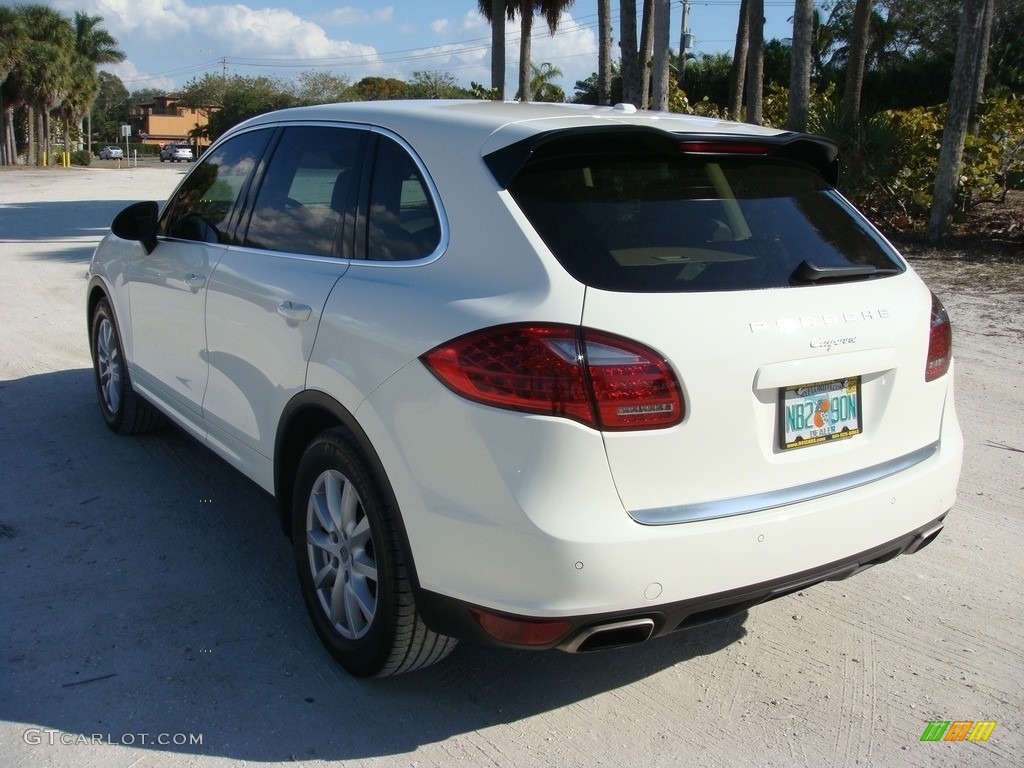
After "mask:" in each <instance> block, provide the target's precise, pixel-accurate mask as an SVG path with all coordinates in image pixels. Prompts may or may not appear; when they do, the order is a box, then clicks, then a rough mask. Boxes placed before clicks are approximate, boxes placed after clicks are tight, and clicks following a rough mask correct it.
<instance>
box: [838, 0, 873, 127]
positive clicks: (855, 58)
mask: <svg viewBox="0 0 1024 768" xmlns="http://www.w3.org/2000/svg"><path fill="white" fill-rule="evenodd" d="M870 29H871V0H857V5H856V6H854V9H853V29H852V31H851V35H850V55H849V59H848V60H847V63H846V86H845V88H844V90H843V106H842V114H843V118H844V120H846V121H848V123H849V124H850V125H852V124H854V123H855V122H856V121H857V120H858V119H860V92H861V89H862V88H863V87H864V69H865V63H866V59H867V50H868V32H869V31H870Z"/></svg>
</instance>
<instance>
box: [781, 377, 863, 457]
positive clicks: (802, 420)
mask: <svg viewBox="0 0 1024 768" xmlns="http://www.w3.org/2000/svg"><path fill="white" fill-rule="evenodd" d="M860 406H861V399H860V376H854V377H851V378H848V379H834V380H832V381H818V382H815V383H813V384H798V385H794V386H791V387H784V388H783V389H782V390H780V392H779V447H781V448H782V449H783V450H790V449H791V448H804V447H806V446H809V445H821V444H822V443H827V442H830V441H832V440H844V439H846V438H850V437H854V436H855V435H859V434H860V433H861V408H860Z"/></svg>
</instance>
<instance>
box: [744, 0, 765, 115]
mask: <svg viewBox="0 0 1024 768" xmlns="http://www.w3.org/2000/svg"><path fill="white" fill-rule="evenodd" d="M747 11H748V18H747V24H748V25H749V36H750V43H749V46H750V47H749V50H748V51H747V100H746V105H747V118H746V120H747V122H748V123H753V124H754V125H760V124H761V105H762V103H763V97H764V85H763V83H762V80H763V79H764V0H749V2H748V6H747Z"/></svg>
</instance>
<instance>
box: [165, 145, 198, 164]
mask: <svg viewBox="0 0 1024 768" xmlns="http://www.w3.org/2000/svg"><path fill="white" fill-rule="evenodd" d="M193 159H194V158H193V157H192V147H190V146H188V145H187V144H168V145H167V146H165V147H164V148H163V149H161V150H160V162H161V163H162V162H164V161H165V160H167V161H169V162H174V163H180V162H182V161H185V162H186V163H191V162H192V160H193Z"/></svg>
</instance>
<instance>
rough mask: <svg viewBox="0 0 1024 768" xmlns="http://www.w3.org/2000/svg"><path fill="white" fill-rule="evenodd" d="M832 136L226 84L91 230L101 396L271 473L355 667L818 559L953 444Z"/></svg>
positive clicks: (860, 550) (330, 632)
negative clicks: (244, 97)
mask: <svg viewBox="0 0 1024 768" xmlns="http://www.w3.org/2000/svg"><path fill="white" fill-rule="evenodd" d="M837 167H838V166H837V160H836V148H835V146H834V145H833V144H831V143H830V142H829V141H827V140H825V139H822V138H820V137H814V136H809V135H804V134H795V133H787V132H781V131H776V130H769V129H765V128H760V127H754V126H749V125H738V124H733V123H726V122H720V121H715V120H709V119H700V118H694V117H685V116H679V115H667V114H656V113H648V112H639V111H637V110H635V109H634V108H632V107H631V106H628V105H618V106H616V107H576V106H567V105H557V106H556V105H539V104H519V103H491V102H444V101H434V102H420V103H417V102H377V103H369V104H341V105H326V106H320V107H308V108H300V109H294V110H287V111H282V112H277V113H272V114H267V115H263V116H260V117H257V118H254V119H252V120H250V121H248V122H246V123H244V124H242V125H240V126H238V127H236V128H234V129H233V130H231V131H230V132H229V133H228V134H227V135H225V136H223V137H222V138H221V139H220V140H219V141H218V142H217V143H216V144H215V145H214V146H213V147H211V148H210V150H209V151H208V152H207V153H206V154H205V155H204V156H203V158H202V159H201V161H200V162H198V163H197V164H196V165H195V166H194V167H193V168H192V169H191V171H190V172H189V173H188V174H187V176H186V177H185V178H184V179H183V180H182V182H181V184H180V186H179V187H178V188H177V190H176V191H175V192H174V193H173V194H172V195H171V197H170V199H169V200H168V201H167V203H166V204H165V205H164V206H163V207H162V209H159V208H158V205H157V203H155V202H145V203H138V204H135V205H132V206H130V207H129V208H127V209H126V210H125V211H123V212H122V213H121V214H119V215H118V217H117V218H116V219H115V221H114V223H113V225H112V234H110V235H108V236H107V237H106V238H105V239H104V240H103V242H102V243H101V244H100V245H99V247H98V248H97V250H96V253H95V255H94V257H93V259H92V263H91V266H90V271H89V282H88V293H87V313H88V314H87V316H88V327H89V338H90V343H91V351H92V358H93V361H94V365H95V379H96V388H97V393H98V396H99V402H100V407H101V410H102V413H103V417H104V419H105V420H106V423H107V425H108V426H109V427H110V428H111V429H113V430H114V431H115V432H119V433H123V434H126V433H132V432H138V431H142V430H147V429H153V428H156V427H158V426H160V425H161V424H162V423H164V421H165V420H170V421H171V422H173V423H174V424H176V425H177V426H178V427H180V428H181V429H183V430H184V431H185V432H187V433H189V434H190V435H192V436H193V437H195V438H196V439H197V440H199V441H201V442H203V443H205V444H206V445H207V446H209V447H210V448H211V449H212V450H213V451H214V452H215V453H216V454H217V455H219V456H220V457H221V458H223V459H224V460H225V461H227V462H228V463H230V464H231V465H233V466H235V467H237V468H238V469H239V470H240V471H241V472H243V473H244V474H245V475H247V476H248V477H249V478H251V479H252V480H253V481H254V482H255V483H256V484H258V485H259V486H260V487H262V488H263V489H265V490H266V491H268V492H270V493H271V494H273V495H274V496H275V497H276V500H277V504H278V508H279V511H280V516H281V520H282V523H283V526H284V529H285V531H286V532H287V533H288V534H289V535H290V537H291V539H292V542H293V544H294V550H295V558H296V561H297V567H298V577H299V581H300V583H301V589H302V593H303V596H304V598H305V602H306V605H307V607H308V609H309V613H310V616H311V617H312V622H313V625H314V627H315V628H316V631H317V633H318V634H319V636H320V638H321V639H322V641H323V642H324V644H325V645H326V647H327V648H328V649H329V650H330V652H331V653H332V654H333V656H334V657H335V658H336V659H337V660H338V661H339V662H340V663H341V664H342V665H343V666H344V667H346V668H347V669H348V670H350V671H351V672H352V673H353V674H356V675H387V674H393V673H396V672H403V671H407V670H412V669H416V668H418V667H422V666H425V665H427V664H430V663H432V662H434V661H437V660H438V659H440V658H443V657H444V656H445V655H446V654H447V653H448V652H449V651H450V650H451V649H452V648H453V647H454V645H455V643H456V641H457V640H458V639H467V640H473V641H479V642H487V643H492V644H498V645H503V646H508V647H517V648H538V649H546V648H560V649H562V650H566V651H572V652H578V651H591V650H597V649H602V648H609V647H617V646H622V645H628V644H632V643H639V642H641V641H644V640H647V639H648V638H651V637H656V636H660V635H664V634H666V633H669V632H673V631H675V630H680V629H686V628H688V627H692V626H695V625H698V624H701V623H705V622H708V621H712V620H715V619H719V618H722V617H725V616H729V615H731V614H734V613H736V612H739V611H742V610H744V609H747V608H749V607H750V606H752V605H755V604H757V603H760V602H762V601H765V600H769V599H772V598H776V597H779V596H782V595H785V594H787V593H790V592H793V591H794V590H797V589H801V588H804V587H807V586H808V585H811V584H813V583H816V582H819V581H822V580H825V579H841V578H845V577H847V576H850V575H852V574H854V573H856V572H857V571H859V570H862V569H864V568H866V567H869V566H871V565H873V564H876V563H880V562H883V561H885V560H888V559H890V558H892V557H895V556H896V555H898V554H900V553H909V552H914V551H916V550H918V549H920V548H921V547H923V546H924V545H926V544H927V543H929V542H930V541H931V540H932V539H933V538H934V537H935V536H936V535H937V534H938V532H939V530H940V529H941V528H942V525H943V519H944V517H945V515H946V513H947V511H948V510H949V509H950V507H951V506H952V505H953V502H954V498H955V494H956V485H957V479H958V476H959V472H960V463H961V456H962V451H963V443H962V438H961V434H960V429H959V426H958V423H957V418H956V413H955V411H954V407H953V370H952V359H951V354H952V336H951V329H950V323H949V320H948V318H947V316H946V313H945V311H944V310H943V308H942V305H941V304H940V303H939V301H938V299H937V298H936V297H935V296H933V295H932V294H931V293H930V292H929V290H928V288H927V287H925V285H924V284H923V283H922V281H921V280H920V279H919V278H918V277H917V275H915V274H914V272H913V270H912V269H911V268H910V267H909V266H908V265H907V263H906V262H905V261H904V260H903V259H902V258H901V257H900V255H899V254H898V253H897V252H896V251H895V250H894V248H893V247H892V246H891V245H890V244H889V243H888V242H887V241H886V240H885V239H884V238H883V237H882V236H881V235H880V234H879V233H878V232H877V231H876V230H875V229H874V228H873V227H872V226H871V225H870V224H869V223H868V222H867V221H866V220H865V219H864V218H863V217H862V216H861V215H860V214H859V213H858V212H857V211H856V210H854V208H853V207H852V206H851V205H850V204H849V203H848V202H847V201H846V200H845V199H844V198H843V197H842V196H841V195H840V194H839V193H837V192H836V190H835V188H834V186H833V185H834V184H835V182H836V178H837Z"/></svg>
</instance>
